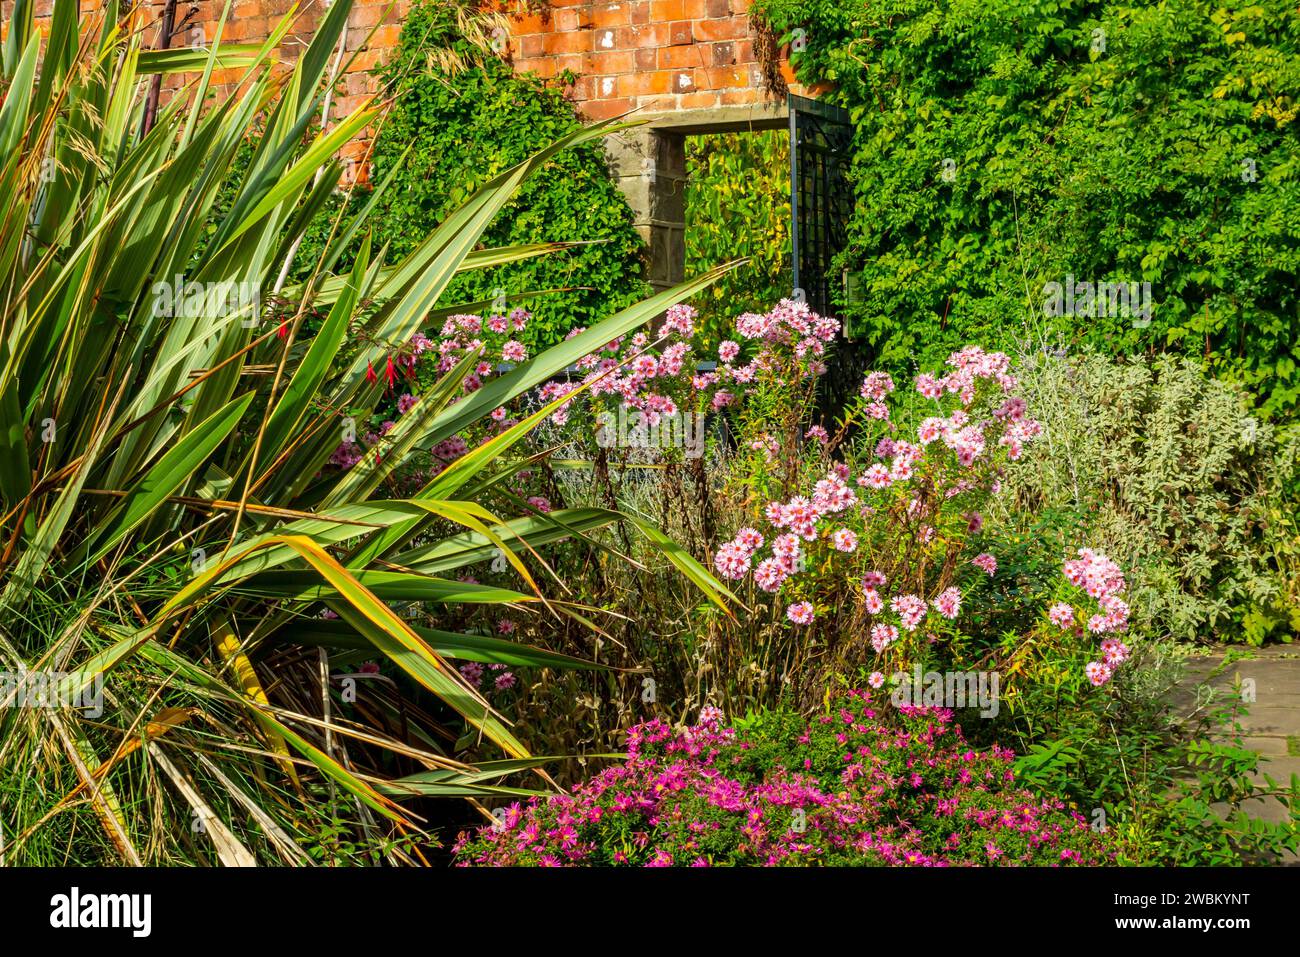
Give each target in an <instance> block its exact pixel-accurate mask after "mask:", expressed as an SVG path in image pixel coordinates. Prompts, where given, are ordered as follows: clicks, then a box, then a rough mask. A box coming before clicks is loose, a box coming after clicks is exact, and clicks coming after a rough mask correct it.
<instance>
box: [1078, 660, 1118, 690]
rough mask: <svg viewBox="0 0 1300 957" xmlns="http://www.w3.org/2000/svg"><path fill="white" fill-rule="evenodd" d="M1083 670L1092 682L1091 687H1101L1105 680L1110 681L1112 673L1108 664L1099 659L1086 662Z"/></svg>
mask: <svg viewBox="0 0 1300 957" xmlns="http://www.w3.org/2000/svg"><path fill="white" fill-rule="evenodd" d="M1083 672H1084V674H1086V675H1087V676H1088V680H1089V681H1090V682H1092V685H1093V687H1101V686H1102V685H1104V684H1105V683H1106V682H1107V681H1110V678H1111V675H1112V674H1113V673H1114V672H1113V671H1112V670H1111V667H1110V665H1108V664H1105V663H1104V662H1101V661H1090V662H1088V664H1087V665H1085V666H1084V669H1083Z"/></svg>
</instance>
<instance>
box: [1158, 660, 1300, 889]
mask: <svg viewBox="0 0 1300 957" xmlns="http://www.w3.org/2000/svg"><path fill="white" fill-rule="evenodd" d="M1226 653H1227V649H1226V648H1225V649H1215V650H1214V651H1212V652H1210V653H1208V654H1205V655H1200V656H1197V657H1195V658H1191V659H1189V660H1188V662H1187V674H1186V676H1185V678H1184V679H1183V681H1182V682H1181V683H1180V685H1179V688H1178V690H1177V691H1175V693H1174V696H1173V703H1174V706H1175V708H1177V709H1178V710H1179V711H1180V712H1181V713H1183V714H1188V713H1190V712H1191V711H1192V710H1193V709H1194V708H1195V706H1196V699H1195V695H1196V691H1195V688H1196V686H1198V685H1200V684H1201V683H1202V682H1204V681H1205V680H1206V679H1207V678H1209V682H1208V683H1209V685H1210V686H1211V687H1213V688H1216V689H1220V690H1221V691H1222V695H1223V696H1222V697H1219V696H1216V702H1215V704H1216V706H1221V703H1224V702H1226V701H1227V700H1229V696H1231V695H1235V694H1237V693H1238V692H1237V691H1235V690H1234V689H1235V688H1236V687H1237V682H1238V680H1241V681H1242V682H1246V681H1248V680H1253V681H1254V683H1255V684H1254V698H1255V700H1254V702H1253V703H1248V704H1247V707H1248V708H1249V713H1248V714H1245V715H1242V716H1241V717H1240V718H1239V723H1240V724H1241V728H1242V735H1243V737H1242V743H1243V744H1244V745H1245V746H1246V747H1248V748H1250V749H1251V750H1252V751H1257V752H1258V753H1259V754H1261V755H1262V756H1263V757H1264V758H1265V759H1266V760H1264V761H1261V762H1260V769H1261V773H1267V774H1268V776H1269V777H1271V778H1272V779H1273V780H1274V781H1275V782H1277V783H1278V784H1280V785H1283V786H1285V785H1286V784H1287V783H1289V782H1290V780H1291V775H1292V774H1300V648H1297V647H1296V646H1292V645H1277V646H1271V647H1268V648H1262V649H1255V650H1254V652H1253V657H1251V658H1247V659H1241V660H1237V661H1233V662H1231V663H1230V664H1229V665H1228V666H1227V667H1226V668H1221V669H1220V666H1221V665H1222V664H1223V661H1224V659H1225V655H1226ZM1216 669H1220V670H1219V672H1218V674H1215V671H1216ZM1211 675H1214V677H1212V678H1211V677H1210V676H1211ZM1258 780H1259V781H1260V782H1261V783H1263V778H1262V777H1258ZM1243 809H1244V810H1245V811H1246V813H1247V814H1249V815H1250V816H1252V817H1259V818H1263V819H1264V820H1269V821H1284V820H1286V810H1285V808H1283V807H1282V805H1281V804H1280V803H1279V802H1278V801H1277V800H1275V799H1273V798H1269V799H1267V800H1263V801H1250V802H1248V803H1247V804H1245V805H1243ZM1286 863H1287V864H1289V865H1292V866H1296V865H1300V857H1297V856H1295V855H1288V857H1287V860H1286Z"/></svg>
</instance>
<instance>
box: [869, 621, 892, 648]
mask: <svg viewBox="0 0 1300 957" xmlns="http://www.w3.org/2000/svg"><path fill="white" fill-rule="evenodd" d="M897 640H898V629H897V628H895V627H894V626H893V625H885V624H880V625H872V626H871V647H872V648H874V649H875V651H876V654H880V653H881V652H882V651H884V650H885V649H886V648H888V647H889V646H890V645H892V644H893V643H894V642H895V641H897Z"/></svg>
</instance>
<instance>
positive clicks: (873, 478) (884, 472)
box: [863, 462, 893, 489]
mask: <svg viewBox="0 0 1300 957" xmlns="http://www.w3.org/2000/svg"><path fill="white" fill-rule="evenodd" d="M863 479H865V480H866V484H867V486H868V487H870V488H874V489H882V488H889V485H890V483H891V482H892V481H893V478H892V477H891V476H890V474H889V469H887V468H886V467H885V466H883V465H881V464H880V463H879V462H877V463H876V464H875V465H873V466H871V468H869V469H867V472H866V474H865V475H864V476H863Z"/></svg>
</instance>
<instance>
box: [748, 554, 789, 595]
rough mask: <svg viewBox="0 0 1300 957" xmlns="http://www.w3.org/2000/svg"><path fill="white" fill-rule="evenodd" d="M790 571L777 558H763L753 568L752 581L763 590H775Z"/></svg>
mask: <svg viewBox="0 0 1300 957" xmlns="http://www.w3.org/2000/svg"><path fill="white" fill-rule="evenodd" d="M789 574H790V572H789V570H788V569H787V568H786V565H785V563H784V562H782V561H781V560H780V559H779V558H765V559H763V560H762V561H761V562H759V563H758V567H757V568H755V569H754V583H755V584H756V585H758V587H759V588H761V589H763V591H768V592H772V591H776V590H777V589H778V588H780V587H781V583H782V582H784V581H785V580H786V578H787V577H788V576H789Z"/></svg>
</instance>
